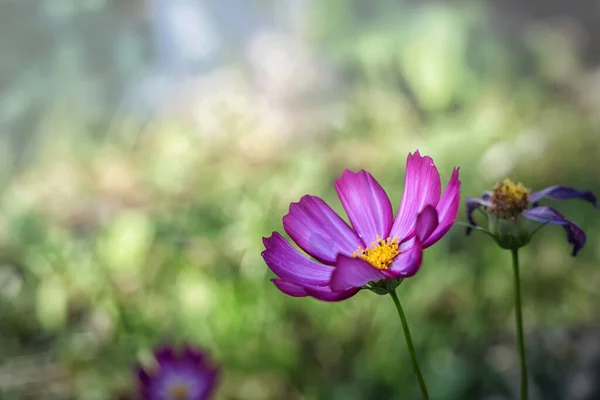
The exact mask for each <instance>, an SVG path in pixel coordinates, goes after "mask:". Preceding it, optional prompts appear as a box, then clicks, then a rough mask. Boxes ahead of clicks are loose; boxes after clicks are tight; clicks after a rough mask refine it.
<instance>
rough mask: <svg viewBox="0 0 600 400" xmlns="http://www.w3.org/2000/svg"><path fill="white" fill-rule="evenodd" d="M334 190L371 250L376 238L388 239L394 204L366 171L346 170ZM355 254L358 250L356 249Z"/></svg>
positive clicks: (336, 182)
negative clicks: (371, 244)
mask: <svg viewBox="0 0 600 400" xmlns="http://www.w3.org/2000/svg"><path fill="white" fill-rule="evenodd" d="M335 189H336V190H337V193H338V196H339V197H340V200H341V202H342V205H343V206H344V209H345V210H346V213H347V214H348V218H350V222H352V226H353V227H354V230H355V231H356V232H357V233H358V236H359V237H360V238H361V239H362V241H363V242H364V243H365V244H366V245H367V246H368V245H369V244H370V243H371V242H374V241H376V240H377V236H380V237H381V238H383V239H385V238H387V237H388V234H389V232H390V227H391V226H392V217H393V211H392V203H390V199H389V198H388V196H387V194H386V193H385V191H384V190H383V188H382V187H381V185H379V183H378V182H377V181H376V180H375V178H373V177H372V176H371V174H369V173H368V172H366V171H365V170H361V171H359V172H358V173H355V172H352V171H349V170H345V171H344V174H343V175H342V177H341V178H339V179H337V180H336V181H335ZM355 250H356V249H355Z"/></svg>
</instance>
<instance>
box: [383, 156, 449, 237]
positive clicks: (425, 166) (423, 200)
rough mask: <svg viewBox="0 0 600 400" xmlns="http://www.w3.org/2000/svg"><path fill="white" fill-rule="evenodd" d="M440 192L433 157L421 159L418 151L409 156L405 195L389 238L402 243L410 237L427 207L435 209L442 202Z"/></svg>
mask: <svg viewBox="0 0 600 400" xmlns="http://www.w3.org/2000/svg"><path fill="white" fill-rule="evenodd" d="M440 191H441V181H440V174H439V173H438V170H437V168H436V167H435V164H434V162H433V160H432V159H431V157H429V156H425V157H421V154H420V153H419V151H418V150H417V151H416V152H415V153H414V154H409V155H408V158H407V160H406V180H405V183H404V194H403V195H402V202H401V203H400V209H399V210H398V215H397V216H396V219H395V221H394V224H393V226H392V230H391V233H390V235H389V236H390V237H397V238H398V239H400V241H402V240H403V239H404V238H406V237H410V236H411V235H412V234H413V231H414V228H415V222H416V219H417V214H418V213H420V212H421V211H423V209H424V208H425V206H427V205H431V206H433V207H435V206H436V205H437V204H438V202H439V200H440Z"/></svg>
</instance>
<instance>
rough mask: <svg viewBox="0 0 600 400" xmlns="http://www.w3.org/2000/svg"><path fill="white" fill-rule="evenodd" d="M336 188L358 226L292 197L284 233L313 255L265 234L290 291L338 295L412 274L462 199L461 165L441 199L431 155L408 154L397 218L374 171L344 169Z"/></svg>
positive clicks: (309, 199)
mask: <svg viewBox="0 0 600 400" xmlns="http://www.w3.org/2000/svg"><path fill="white" fill-rule="evenodd" d="M335 188H336V191H337V193H338V196H339V198H340V200H341V202H342V205H343V207H344V209H345V210H346V213H347V214H348V218H349V219H350V222H351V223H352V227H353V228H351V227H350V226H348V224H347V223H346V222H345V221H344V220H343V219H342V218H341V217H340V216H338V215H337V214H336V213H335V212H334V211H333V210H332V209H331V207H329V206H328V205H327V204H326V203H325V202H324V201H323V200H321V199H320V198H318V197H316V196H310V195H306V196H304V197H302V198H301V199H300V201H299V202H298V203H292V204H291V205H290V210H289V213H288V214H287V215H286V216H284V217H283V226H284V229H285V231H286V232H287V234H288V235H289V236H290V237H291V239H292V240H293V241H294V242H295V243H296V244H297V245H298V246H299V247H300V248H301V249H302V250H304V251H305V252H306V253H307V254H308V255H309V256H311V257H313V258H314V259H315V260H316V261H314V260H312V259H310V258H308V257H306V256H304V255H303V254H301V253H300V252H299V251H298V250H296V249H295V248H294V247H293V246H292V245H291V244H290V243H288V242H287V241H286V240H285V239H284V238H283V236H281V235H280V234H279V233H278V232H273V234H272V235H271V237H268V238H264V239H263V243H264V245H265V251H263V252H262V256H263V258H264V260H265V262H266V263H267V265H268V266H269V268H270V269H271V270H272V271H273V272H274V273H275V274H276V275H277V276H278V278H276V279H273V280H272V281H273V283H274V284H275V285H276V286H277V287H278V288H279V290H281V291H282V292H284V293H286V294H288V295H290V296H294V297H304V296H311V297H314V298H317V299H320V300H325V301H339V300H344V299H346V298H348V297H351V296H353V295H354V294H356V293H357V292H358V291H359V290H360V289H361V288H363V287H364V286H365V285H366V284H369V285H370V286H368V287H367V288H369V289H377V288H376V287H373V285H376V283H377V282H379V283H381V282H384V283H385V282H391V281H393V280H398V279H399V278H405V277H409V276H412V275H414V274H415V273H416V272H417V271H418V270H419V267H420V266H421V261H422V257H423V254H422V252H423V249H425V248H427V247H429V246H431V245H432V244H434V243H435V242H437V241H438V240H439V239H440V238H441V237H442V236H444V235H445V234H446V232H448V230H449V229H450V227H451V226H452V224H453V223H454V220H455V219H456V214H457V212H458V207H459V202H460V180H459V179H458V168H455V169H454V170H453V172H452V176H451V178H450V181H449V182H448V186H447V187H446V190H445V192H444V194H443V195H442V196H441V198H440V194H441V182H440V175H439V173H438V170H437V168H436V166H435V164H434V163H433V160H432V159H431V157H429V156H425V157H422V156H421V155H420V154H419V152H418V151H416V152H415V153H414V154H409V156H408V159H407V162H406V181H405V187H404V195H403V197H402V202H401V204H400V209H399V211H398V214H397V215H396V218H395V219H394V218H393V211H392V204H391V202H390V200H389V198H388V196H387V194H386V193H385V191H384V190H383V188H382V187H381V186H380V185H379V183H378V182H377V181H376V180H375V179H374V178H373V177H372V176H371V174H370V173H368V172H366V171H364V170H361V171H359V172H358V173H356V172H351V171H348V170H346V171H344V174H343V175H342V177H341V178H339V179H337V180H336V182H335ZM396 282H397V281H396ZM396 284H397V283H396ZM374 291H376V290H374Z"/></svg>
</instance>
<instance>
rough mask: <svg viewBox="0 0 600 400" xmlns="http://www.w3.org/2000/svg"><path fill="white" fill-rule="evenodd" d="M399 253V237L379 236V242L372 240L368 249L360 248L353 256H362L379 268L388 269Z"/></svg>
mask: <svg viewBox="0 0 600 400" xmlns="http://www.w3.org/2000/svg"><path fill="white" fill-rule="evenodd" d="M398 254H400V249H399V248H398V238H393V239H391V238H387V239H385V240H383V239H381V237H379V236H377V243H375V242H372V243H371V247H367V248H366V249H362V248H358V250H356V251H355V252H354V254H352V256H353V257H360V258H362V259H363V260H365V261H366V262H368V263H369V264H371V265H372V266H374V267H375V268H377V269H388V268H389V266H390V264H391V263H392V261H394V257H396V256H397V255H398Z"/></svg>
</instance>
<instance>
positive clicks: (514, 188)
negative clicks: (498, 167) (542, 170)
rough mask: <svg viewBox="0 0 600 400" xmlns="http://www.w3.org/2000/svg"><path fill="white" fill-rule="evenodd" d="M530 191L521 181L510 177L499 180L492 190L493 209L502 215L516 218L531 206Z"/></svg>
mask: <svg viewBox="0 0 600 400" xmlns="http://www.w3.org/2000/svg"><path fill="white" fill-rule="evenodd" d="M530 193H531V190H530V189H527V188H526V187H525V186H523V184H522V183H521V182H519V183H514V182H513V181H511V180H510V179H508V178H507V179H505V180H504V181H503V182H502V183H500V182H498V183H496V186H494V190H493V192H492V198H491V200H492V208H491V211H492V212H493V213H495V214H496V215H498V216H500V217H513V218H514V217H516V216H518V215H519V214H520V213H521V212H522V211H523V210H525V209H526V208H528V207H529V194H530Z"/></svg>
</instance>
